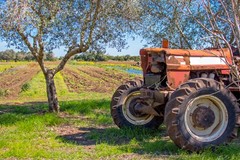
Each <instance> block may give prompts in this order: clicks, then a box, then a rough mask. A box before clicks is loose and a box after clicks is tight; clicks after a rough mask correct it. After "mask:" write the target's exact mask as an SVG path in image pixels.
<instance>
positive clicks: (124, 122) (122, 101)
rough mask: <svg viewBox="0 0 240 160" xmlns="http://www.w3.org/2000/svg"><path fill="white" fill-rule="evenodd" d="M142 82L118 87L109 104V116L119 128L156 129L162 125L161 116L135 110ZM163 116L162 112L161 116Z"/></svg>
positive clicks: (131, 82)
mask: <svg viewBox="0 0 240 160" xmlns="http://www.w3.org/2000/svg"><path fill="white" fill-rule="evenodd" d="M141 87H142V81H140V80H137V81H129V82H127V83H126V84H124V85H121V86H120V87H118V89H117V90H116V91H115V93H114V95H113V97H112V102H111V115H112V117H113V120H114V122H115V124H116V125H117V126H118V127H119V128H123V127H144V128H151V129H156V128H158V127H159V126H160V125H161V124H162V123H163V120H164V118H163V116H154V115H150V114H144V113H139V112H138V111H137V110H136V109H135V108H137V106H138V100H139V99H140V91H139V90H140V89H141ZM161 115H163V111H162V114H161Z"/></svg>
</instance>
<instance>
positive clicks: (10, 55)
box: [0, 49, 140, 62]
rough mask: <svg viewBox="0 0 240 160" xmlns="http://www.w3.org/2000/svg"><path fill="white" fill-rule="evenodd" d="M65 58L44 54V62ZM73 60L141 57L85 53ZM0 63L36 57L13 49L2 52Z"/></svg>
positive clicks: (29, 59) (138, 58)
mask: <svg viewBox="0 0 240 160" xmlns="http://www.w3.org/2000/svg"><path fill="white" fill-rule="evenodd" d="M62 58H63V57H60V58H57V57H55V56H54V54H53V53H52V52H48V53H44V60H46V61H56V60H61V59H62ZM72 59H74V60H81V61H108V60H115V61H139V60H140V57H139V56H130V55H124V56H111V55H107V54H104V53H101V52H85V53H81V54H79V55H75V56H74V57H73V58H72ZM0 61H15V62H17V61H35V58H34V56H33V55H32V54H31V53H30V52H24V51H18V52H16V51H14V50H12V49H9V50H5V51H0Z"/></svg>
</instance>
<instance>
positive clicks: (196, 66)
mask: <svg viewBox="0 0 240 160" xmlns="http://www.w3.org/2000/svg"><path fill="white" fill-rule="evenodd" d="M140 56H141V67H142V70H143V81H142V80H137V81H129V82H127V83H126V84H123V85H121V86H120V87H118V89H117V90H116V91H115V93H114V95H113V97H112V101H111V114H112V117H113V120H114V122H115V124H116V125H117V126H118V127H120V128H122V127H145V128H158V127H159V126H160V125H161V124H162V123H163V122H165V125H166V128H167V133H168V135H169V137H170V138H171V139H172V141H173V142H174V143H175V144H176V145H177V146H179V147H180V148H182V149H186V150H189V151H199V150H201V149H203V148H206V147H209V146H213V145H219V144H222V143H225V142H228V141H229V140H231V139H233V138H235V137H236V136H237V129H238V127H239V125H240V110H239V104H238V100H239V99H240V87H239V85H238V83H239V81H238V77H239V75H237V74H238V69H236V68H235V71H236V72H234V74H232V69H231V67H232V64H233V61H232V56H231V53H230V51H229V50H228V49H212V50H182V49H168V48H146V49H142V50H140Z"/></svg>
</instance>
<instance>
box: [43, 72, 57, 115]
mask: <svg viewBox="0 0 240 160" xmlns="http://www.w3.org/2000/svg"><path fill="white" fill-rule="evenodd" d="M45 79H46V87H47V96H48V104H49V111H50V112H59V109H60V107H59V103H58V98H57V91H56V87H55V83H54V73H53V71H52V70H51V69H48V70H47V72H46V73H45Z"/></svg>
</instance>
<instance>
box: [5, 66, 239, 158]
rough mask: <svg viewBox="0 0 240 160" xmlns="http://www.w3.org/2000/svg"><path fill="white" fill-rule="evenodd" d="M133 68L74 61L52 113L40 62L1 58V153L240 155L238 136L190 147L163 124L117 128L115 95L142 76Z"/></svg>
mask: <svg viewBox="0 0 240 160" xmlns="http://www.w3.org/2000/svg"><path fill="white" fill-rule="evenodd" d="M47 65H49V66H50V67H52V66H54V65H55V62H53V63H48V64H47ZM129 69H134V70H140V68H139V67H136V66H133V65H131V64H130V63H116V62H114V63H113V62H104V63H94V62H70V63H69V64H68V65H67V66H66V67H65V69H64V70H63V71H62V72H61V73H58V74H57V75H56V76H55V83H56V87H57V93H58V97H59V100H60V105H61V113H59V114H52V113H48V112H47V109H48V106H47V104H46V103H45V102H46V99H47V97H46V91H45V87H46V86H45V81H44V76H43V74H42V73H41V71H40V68H39V67H38V65H37V64H36V63H32V62H31V63H30V62H29V63H27V62H21V63H14V62H9V63H6V62H4V63H3V62H0V159H223V160H225V159H239V157H240V152H239V150H240V144H239V140H235V141H234V142H233V143H231V144H229V145H224V146H220V147H218V148H216V149H208V150H205V151H203V152H201V153H188V152H186V151H183V150H180V149H178V148H177V147H176V146H175V145H174V143H173V142H172V141H171V140H170V139H169V137H168V136H167V135H166V132H165V127H164V125H163V126H161V127H160V128H159V129H158V130H143V129H135V130H133V129H127V128H126V129H121V130H120V129H118V128H117V127H116V126H115V125H114V124H113V122H112V118H111V116H110V109H109V105H110V99H111V96H112V94H113V92H114V90H115V89H116V88H117V87H118V86H119V85H120V84H122V83H124V82H125V81H128V80H130V79H139V78H141V75H137V74H129V73H127V70H129Z"/></svg>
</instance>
